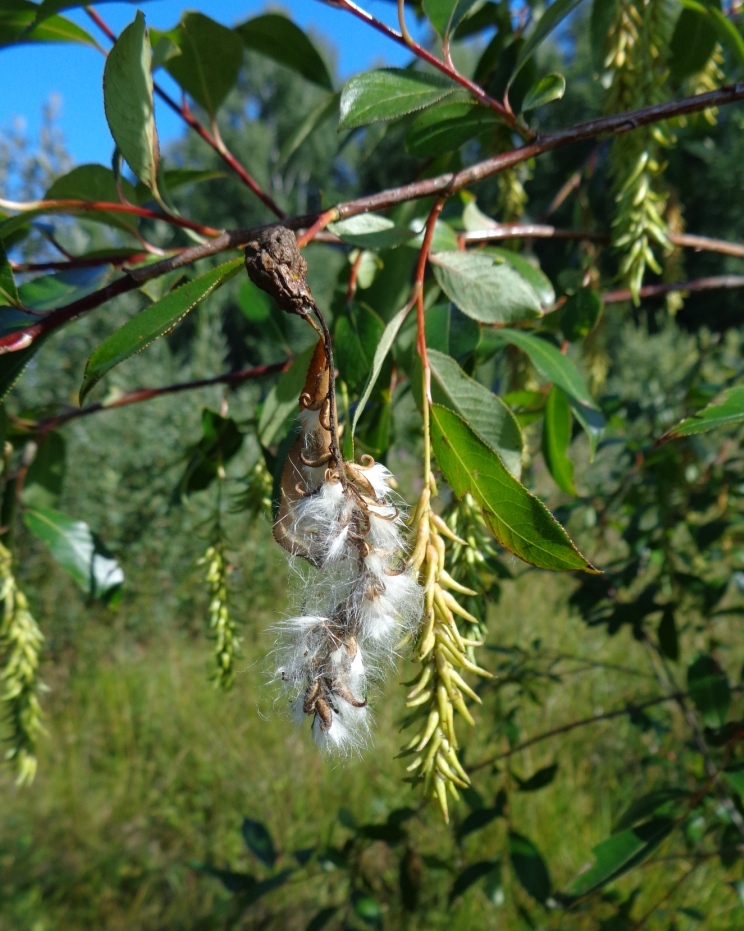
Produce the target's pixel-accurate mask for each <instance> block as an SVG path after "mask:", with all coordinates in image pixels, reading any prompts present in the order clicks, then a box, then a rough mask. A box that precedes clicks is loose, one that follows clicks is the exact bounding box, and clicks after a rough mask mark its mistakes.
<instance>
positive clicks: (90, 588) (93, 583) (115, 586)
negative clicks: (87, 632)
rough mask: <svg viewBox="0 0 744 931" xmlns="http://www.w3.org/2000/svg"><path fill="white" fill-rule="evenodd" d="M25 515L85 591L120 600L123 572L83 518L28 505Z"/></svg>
mask: <svg viewBox="0 0 744 931" xmlns="http://www.w3.org/2000/svg"><path fill="white" fill-rule="evenodd" d="M23 519H24V521H25V524H26V526H27V527H28V529H29V530H30V531H31V533H33V534H34V536H36V537H38V538H39V539H40V540H41V541H42V542H43V543H45V544H46V545H47V546H48V547H49V551H50V552H51V554H52V556H53V557H54V559H55V560H56V561H57V562H58V563H59V564H60V566H62V568H63V569H66V570H67V572H69V573H70V575H71V576H72V578H73V579H74V580H75V582H76V583H77V584H78V586H79V587H80V588H81V589H82V591H84V592H85V593H86V595H90V596H91V597H93V598H98V599H99V600H100V601H102V602H103V603H104V604H108V605H112V604H114V603H115V602H116V601H118V598H119V597H120V594H121V586H122V584H123V582H124V573H123V572H122V570H121V567H120V566H119V563H118V562H117V561H116V560H115V559H114V557H113V556H111V554H110V553H109V552H108V551H107V550H106V548H105V547H104V545H103V544H102V543H101V541H100V539H99V538H98V537H97V536H96V534H94V533H93V532H92V531H91V529H90V527H89V526H88V525H87V524H86V523H85V522H84V521H81V520H73V519H72V518H71V517H67V515H65V514H61V513H60V512H59V511H55V510H52V509H51V508H27V509H25V510H24V512H23Z"/></svg>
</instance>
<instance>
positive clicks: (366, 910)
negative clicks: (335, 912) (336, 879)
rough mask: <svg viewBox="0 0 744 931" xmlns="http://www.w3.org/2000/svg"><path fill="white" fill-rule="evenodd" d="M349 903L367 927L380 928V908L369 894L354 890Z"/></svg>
mask: <svg viewBox="0 0 744 931" xmlns="http://www.w3.org/2000/svg"><path fill="white" fill-rule="evenodd" d="M351 905H352V907H353V909H354V913H355V914H356V916H357V917H358V918H361V920H362V921H363V922H364V923H365V925H367V927H368V928H382V909H381V908H380V906H379V904H378V903H377V900H376V899H373V898H372V896H371V895H364V894H363V893H361V892H354V893H353V894H352V896H351Z"/></svg>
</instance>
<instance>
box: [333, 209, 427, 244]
mask: <svg viewBox="0 0 744 931" xmlns="http://www.w3.org/2000/svg"><path fill="white" fill-rule="evenodd" d="M328 229H329V230H330V231H331V232H332V233H335V234H336V236H338V237H339V238H340V239H342V240H343V241H344V242H346V243H349V245H351V246H358V247H359V248H360V249H393V248H395V246H400V245H402V244H403V243H404V242H405V241H406V240H407V239H412V238H413V236H414V235H415V234H414V233H413V231H412V230H409V229H402V228H401V227H399V226H396V225H395V223H394V222H393V221H392V220H389V219H388V218H387V217H383V216H380V214H378V213H361V214H359V216H356V217H349V219H348V220H340V221H339V222H338V223H330V224H329V226H328Z"/></svg>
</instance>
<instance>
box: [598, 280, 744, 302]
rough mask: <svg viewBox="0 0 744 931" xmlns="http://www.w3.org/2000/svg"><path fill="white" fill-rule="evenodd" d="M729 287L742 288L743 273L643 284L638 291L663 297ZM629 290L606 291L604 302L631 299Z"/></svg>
mask: <svg viewBox="0 0 744 931" xmlns="http://www.w3.org/2000/svg"><path fill="white" fill-rule="evenodd" d="M729 288H744V275H712V276H711V277H710V278H696V279H694V280H693V281H677V282H671V283H670V284H649V285H645V286H644V287H643V288H641V290H640V291H639V292H638V294H639V296H640V297H641V298H645V297H663V296H664V295H665V294H672V293H674V292H675V291H690V292H692V291H719V290H727V289H729ZM631 297H632V295H631V293H630V291H629V290H625V289H623V290H620V291H608V292H607V293H606V294H603V295H602V300H603V301H604V302H605V304H620V303H622V302H623V301H629V300H631Z"/></svg>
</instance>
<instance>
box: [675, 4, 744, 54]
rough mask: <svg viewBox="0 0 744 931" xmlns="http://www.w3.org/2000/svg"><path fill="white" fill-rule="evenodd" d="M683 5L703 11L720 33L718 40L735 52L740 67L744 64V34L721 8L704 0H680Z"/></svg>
mask: <svg viewBox="0 0 744 931" xmlns="http://www.w3.org/2000/svg"><path fill="white" fill-rule="evenodd" d="M679 2H680V3H681V4H682V6H683V7H686V8H687V9H688V10H692V11H693V12H695V13H702V14H704V15H705V16H706V17H707V18H708V21H709V22H710V24H711V26H712V27H713V29H715V31H716V34H717V35H718V40H719V42H721V43H722V44H723V45H726V46H728V48H729V49H730V50H731V51H732V52H733V53H734V55H735V56H736V58H737V59H738V63H739V67H741V66H742V65H744V36H742V34H741V33H740V32H739V30H738V29H737V28H736V26H735V25H734V23H733V22H732V21H731V20H730V19H729V18H728V17H727V16H725V15H724V14H723V13H722V12H721V11H720V10H719V9H717V8H716V7H715V6H713V5H712V4H711V3H709V2H704V0H679Z"/></svg>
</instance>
